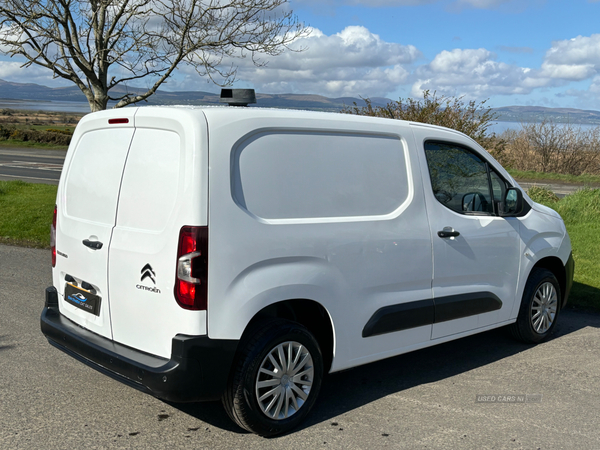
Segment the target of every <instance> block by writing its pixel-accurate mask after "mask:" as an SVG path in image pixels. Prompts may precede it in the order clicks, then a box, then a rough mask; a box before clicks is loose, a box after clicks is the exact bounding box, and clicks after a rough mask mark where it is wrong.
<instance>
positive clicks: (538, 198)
mask: <svg viewBox="0 0 600 450" xmlns="http://www.w3.org/2000/svg"><path fill="white" fill-rule="evenodd" d="M527 195H529V197H531V199H532V200H533V201H534V202H537V203H543V204H544V205H549V204H552V203H556V202H557V201H558V200H559V198H558V197H557V196H556V194H555V193H554V192H552V191H551V190H550V189H546V188H544V187H541V186H531V187H530V188H529V189H528V190H527Z"/></svg>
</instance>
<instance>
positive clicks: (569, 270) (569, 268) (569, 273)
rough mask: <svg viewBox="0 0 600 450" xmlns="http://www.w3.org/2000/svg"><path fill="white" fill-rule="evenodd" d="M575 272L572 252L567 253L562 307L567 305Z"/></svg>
mask: <svg viewBox="0 0 600 450" xmlns="http://www.w3.org/2000/svg"><path fill="white" fill-rule="evenodd" d="M574 274H575V260H574V259H573V252H571V253H570V254H569V259H568V260H567V264H566V265H565V276H566V280H565V294H564V295H563V302H562V307H563V308H564V307H565V306H566V305H567V301H568V300H569V294H570V293H571V288H572V287H573V275H574Z"/></svg>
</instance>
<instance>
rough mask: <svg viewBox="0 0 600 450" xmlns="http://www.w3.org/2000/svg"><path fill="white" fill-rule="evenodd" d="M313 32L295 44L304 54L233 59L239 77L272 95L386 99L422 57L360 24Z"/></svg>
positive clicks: (404, 80)
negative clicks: (260, 63) (257, 61)
mask: <svg viewBox="0 0 600 450" xmlns="http://www.w3.org/2000/svg"><path fill="white" fill-rule="evenodd" d="M311 31H312V32H311V34H310V36H308V37H306V38H302V39H298V40H296V41H295V42H294V43H293V44H292V45H291V48H292V49H296V50H298V49H302V48H304V49H305V50H304V51H286V52H284V53H283V54H281V55H279V56H277V57H274V58H269V59H268V60H266V61H265V62H267V65H266V66H264V67H258V68H257V67H255V66H254V65H253V64H252V61H251V59H249V58H246V59H242V60H233V61H232V63H233V64H236V65H238V67H239V68H238V75H237V79H238V80H239V81H241V82H246V83H248V84H251V85H253V86H254V87H255V88H256V89H257V90H258V91H259V92H268V93H274V94H275V93H319V94H323V95H327V96H331V97H341V96H347V95H351V96H354V97H356V96H359V95H363V96H372V97H375V96H385V95H387V94H388V93H390V92H393V91H394V90H395V89H396V88H397V87H398V86H399V85H402V84H405V83H407V82H408V77H409V75H410V72H409V70H408V68H410V67H411V65H412V64H413V63H414V62H415V61H416V60H418V59H419V58H421V57H422V54H421V52H420V51H419V50H417V48H416V47H414V46H412V45H401V44H396V43H390V42H385V41H383V40H382V39H381V38H380V37H379V36H378V35H376V34H373V33H371V32H370V31H369V30H368V29H366V28H364V27H361V26H349V27H347V28H345V29H344V30H342V31H341V32H339V33H336V34H333V35H329V36H328V35H326V34H324V33H323V32H321V31H320V30H317V29H312V30H311ZM187 70H189V69H186V68H182V70H181V72H184V73H185V72H186V71H187ZM188 73H190V72H188ZM198 81H199V80H198ZM173 87H174V86H173V84H171V86H170V88H171V89H172V88H173ZM198 87H199V88H202V87H201V85H198ZM204 87H205V88H206V85H204Z"/></svg>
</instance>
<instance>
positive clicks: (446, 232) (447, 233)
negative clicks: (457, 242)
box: [438, 227, 460, 238]
mask: <svg viewBox="0 0 600 450" xmlns="http://www.w3.org/2000/svg"><path fill="white" fill-rule="evenodd" d="M438 236H439V237H441V238H451V237H457V236H460V233H459V232H458V231H456V230H455V229H454V228H452V227H444V229H443V230H442V231H438Z"/></svg>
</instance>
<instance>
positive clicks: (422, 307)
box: [41, 106, 574, 435]
mask: <svg viewBox="0 0 600 450" xmlns="http://www.w3.org/2000/svg"><path fill="white" fill-rule="evenodd" d="M52 267H53V271H52V277H53V285H52V286H50V287H48V288H47V289H46V304H45V308H44V310H43V313H42V317H41V327H42V331H43V333H44V334H45V335H46V337H47V338H48V340H49V342H50V343H51V344H52V345H54V346H55V347H57V348H59V349H61V350H63V351H65V352H67V353H68V354H69V355H71V356H73V357H75V358H78V359H79V360H81V361H82V362H84V363H86V364H88V365H90V366H92V367H94V368H96V369H98V370H99V371H101V372H102V373H105V374H108V375H111V376H113V377H114V378H116V379H118V380H121V381H123V382H125V383H127V384H129V385H131V386H134V387H136V388H139V389H141V390H144V391H146V392H148V393H150V394H152V395H154V396H156V397H159V398H161V399H164V400H167V401H173V402H190V401H201V400H213V399H222V402H223V405H224V407H225V409H226V410H227V412H228V414H229V416H230V417H231V418H232V419H233V420H234V421H235V422H236V423H237V424H239V425H240V426H241V427H243V428H245V429H247V430H249V431H252V432H255V433H258V434H261V435H274V434H277V433H282V432H286V431H288V430H290V429H292V428H294V427H295V426H297V425H298V424H299V423H300V422H301V421H302V420H303V419H304V418H305V416H306V415H307V414H308V413H309V411H310V410H311V408H312V407H313V405H314V404H315V401H316V399H317V396H318V394H319V389H320V387H321V382H322V380H323V377H324V376H325V374H327V373H331V372H337V371H340V370H343V369H347V368H351V367H355V366H358V365H361V364H366V363H369V362H372V361H376V360H380V359H382V358H387V357H391V356H395V355H399V354H402V353H406V352H409V351H413V350H416V349H421V348H424V347H428V346H431V345H435V344H439V343H442V342H446V341H449V340H453V339H458V338H461V337H464V336H468V335H471V334H474V333H480V332H482V331H486V330H490V329H492V328H497V327H502V326H509V328H510V329H511V330H512V332H513V334H514V335H515V336H516V337H517V338H519V339H521V340H523V341H526V342H530V343H536V342H540V341H542V340H543V339H545V338H547V337H548V335H549V334H550V333H552V330H553V329H554V327H555V326H556V323H557V319H558V317H559V315H560V311H561V308H563V307H564V305H565V303H566V302H567V298H568V295H569V291H570V288H571V284H572V279H573V267H574V264H573V259H572V256H571V244H570V241H569V236H568V234H567V232H566V230H565V226H564V223H563V221H562V220H561V218H560V216H559V215H558V214H557V213H556V212H554V211H553V210H551V209H549V208H546V207H544V206H542V205H539V204H536V203H534V202H533V201H532V200H531V199H530V198H529V197H528V196H527V195H526V194H525V193H524V192H523V191H522V190H521V188H520V187H519V186H518V185H517V183H516V182H515V181H514V180H513V179H512V178H511V176H510V175H509V174H508V173H507V172H506V171H505V170H504V169H503V168H502V167H501V166H500V165H499V164H498V163H497V162H496V161H495V160H494V159H493V158H492V157H491V156H490V155H489V154H488V153H487V152H486V151H485V150H484V149H483V148H481V147H480V146H479V145H478V144H477V143H475V142H474V141H473V140H472V139H470V138H468V137H467V136H465V135H463V134H461V133H458V132H456V131H453V130H449V129H444V128H440V127H436V126H430V125H424V124H420V123H409V122H403V121H398V120H389V119H380V118H371V117H358V116H351V115H343V114H335V113H321V112H309V111H285V110H273V109H263V108H239V107H227V106H223V107H166V106H161V107H139V108H137V107H136V108H125V109H118V110H111V111H103V112H98V113H93V114H89V115H87V116H85V117H84V118H83V119H82V120H81V122H80V123H79V125H78V126H77V129H76V131H75V134H74V135H73V139H72V143H71V145H70V147H69V150H68V153H67V157H66V159H65V163H64V168H63V171H62V175H61V178H60V184H59V187H58V195H57V198H56V209H55V212H54V221H53V224H52Z"/></svg>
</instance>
